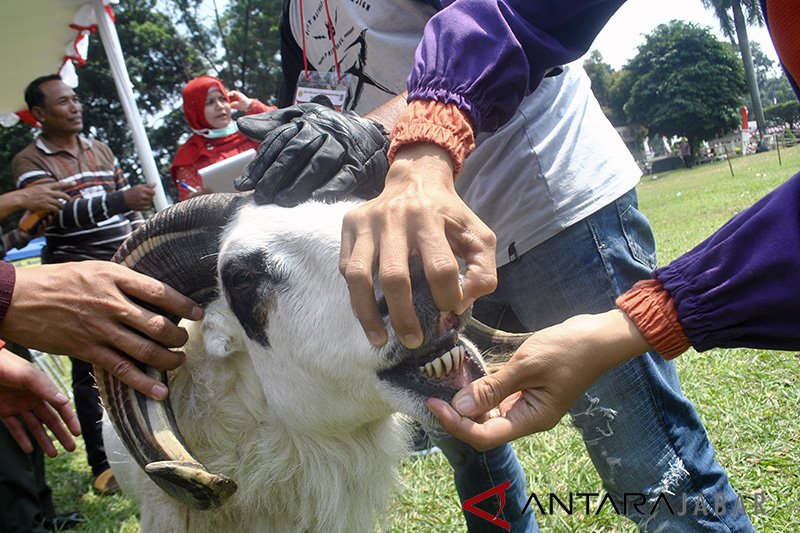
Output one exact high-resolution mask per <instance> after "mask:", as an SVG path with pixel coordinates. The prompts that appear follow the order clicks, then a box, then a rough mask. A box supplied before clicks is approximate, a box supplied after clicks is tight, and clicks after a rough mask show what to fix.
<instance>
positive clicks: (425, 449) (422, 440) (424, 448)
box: [408, 422, 442, 457]
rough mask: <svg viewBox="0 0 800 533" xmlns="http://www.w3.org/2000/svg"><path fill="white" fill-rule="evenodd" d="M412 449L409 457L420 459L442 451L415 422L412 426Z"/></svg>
mask: <svg viewBox="0 0 800 533" xmlns="http://www.w3.org/2000/svg"><path fill="white" fill-rule="evenodd" d="M411 432H412V433H411V449H410V450H409V452H408V455H409V456H411V457H420V456H423V455H429V454H432V453H437V452H440V451H442V450H441V449H440V448H439V447H438V446H436V445H434V444H433V443H432V442H431V439H430V437H429V436H428V434H427V433H425V430H424V429H422V426H421V425H420V424H419V423H418V422H413V423H412V426H411Z"/></svg>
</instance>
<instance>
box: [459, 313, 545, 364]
mask: <svg viewBox="0 0 800 533" xmlns="http://www.w3.org/2000/svg"><path fill="white" fill-rule="evenodd" d="M463 335H464V337H466V338H467V339H469V340H470V341H471V342H472V344H474V345H475V347H476V348H478V350H479V351H480V353H481V355H482V356H483V360H484V362H485V363H486V369H487V371H488V372H489V373H492V372H496V371H497V369H498V368H499V367H501V366H502V365H504V364H506V363H507V362H508V360H509V359H511V356H512V355H514V353H515V352H516V351H517V349H518V348H519V347H520V346H521V345H522V343H523V342H525V341H526V340H528V339H529V338H530V336H531V334H530V333H508V332H507V331H503V330H500V329H494V328H492V327H489V326H487V325H486V324H484V323H483V322H480V321H479V320H477V319H475V318H473V317H470V318H469V320H467V324H466V327H465V328H464V334H463Z"/></svg>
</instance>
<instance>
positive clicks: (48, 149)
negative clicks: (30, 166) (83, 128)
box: [33, 134, 92, 155]
mask: <svg viewBox="0 0 800 533" xmlns="http://www.w3.org/2000/svg"><path fill="white" fill-rule="evenodd" d="M33 143H34V145H35V146H36V148H38V149H39V150H41V151H42V152H44V153H46V154H47V155H53V154H57V153H59V152H67V151H66V150H64V149H61V148H57V147H55V146H52V145H50V144H47V142H46V141H45V140H44V138H43V137H42V136H41V135H39V136H38V137H36V140H35V141H33ZM78 143H79V144H80V147H81V151H82V152H85V151H86V150H90V149H91V148H92V140H91V139H89V138H88V137H84V136H83V135H81V134H78ZM67 153H69V152H67Z"/></svg>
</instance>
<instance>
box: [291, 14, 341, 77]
mask: <svg viewBox="0 0 800 533" xmlns="http://www.w3.org/2000/svg"><path fill="white" fill-rule="evenodd" d="M299 2H300V38H301V41H302V44H303V69H304V71H305V74H306V80H309V79H311V76H310V75H309V73H308V54H307V53H306V18H305V16H304V15H303V0H299ZM323 4H324V5H325V16H326V17H327V18H328V38H329V39H330V40H331V46H332V47H333V67H334V68H335V69H336V77H337V78H339V81H342V73H341V72H340V71H339V56H338V54H337V51H336V39H335V38H334V33H333V21H332V20H331V12H330V9H328V0H323Z"/></svg>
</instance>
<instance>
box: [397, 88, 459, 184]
mask: <svg viewBox="0 0 800 533" xmlns="http://www.w3.org/2000/svg"><path fill="white" fill-rule="evenodd" d="M418 142H425V143H432V144H437V145H439V146H441V147H442V148H444V149H445V150H447V153H448V154H450V159H451V160H452V161H453V175H455V176H457V175H458V174H460V173H461V170H462V169H463V168H464V160H465V159H466V158H467V156H468V155H469V154H471V153H472V151H473V150H474V149H475V135H474V134H473V133H472V124H471V123H470V121H469V118H468V117H467V115H466V114H465V113H464V112H463V111H461V110H460V109H459V108H458V107H456V106H455V104H443V103H441V102H436V101H432V100H413V101H412V102H411V103H410V104H408V107H406V109H405V110H404V111H403V112H402V113H401V114H400V117H399V118H398V120H397V122H396V123H395V125H394V129H393V130H392V143H391V144H390V145H389V154H388V157H389V164H392V162H393V161H394V156H395V154H396V153H397V150H398V149H399V148H400V147H401V146H403V145H406V144H412V143H418Z"/></svg>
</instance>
